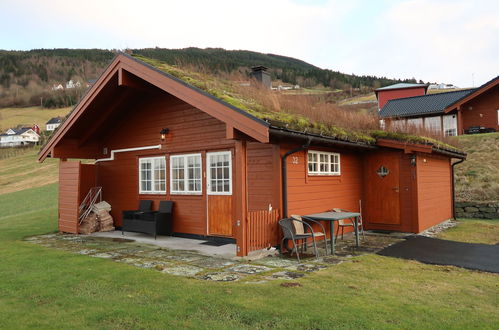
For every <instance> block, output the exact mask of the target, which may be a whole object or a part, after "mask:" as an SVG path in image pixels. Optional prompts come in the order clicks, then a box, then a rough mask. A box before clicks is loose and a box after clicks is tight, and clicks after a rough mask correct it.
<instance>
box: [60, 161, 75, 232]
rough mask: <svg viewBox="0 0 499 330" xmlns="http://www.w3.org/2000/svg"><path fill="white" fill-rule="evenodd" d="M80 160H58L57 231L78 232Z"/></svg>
mask: <svg viewBox="0 0 499 330" xmlns="http://www.w3.org/2000/svg"><path fill="white" fill-rule="evenodd" d="M79 175H80V162H76V161H60V162H59V226H58V227H59V231H61V232H65V233H73V234H77V233H78V207H79V205H80V204H79V182H80V180H79Z"/></svg>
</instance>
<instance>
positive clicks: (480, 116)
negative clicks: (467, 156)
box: [379, 76, 499, 135]
mask: <svg viewBox="0 0 499 330" xmlns="http://www.w3.org/2000/svg"><path fill="white" fill-rule="evenodd" d="M379 116H380V118H381V119H382V120H384V121H385V122H386V124H387V125H401V126H404V125H414V126H423V127H425V128H427V129H430V130H434V131H436V132H442V133H443V134H444V135H461V134H467V133H480V132H496V131H499V76H497V77H495V78H494V79H492V80H490V81H488V82H486V83H485V84H483V85H482V86H480V87H478V88H472V89H465V90H457V91H452V92H446V93H438V94H428V95H421V96H413V97H405V98H397V99H391V100H389V101H388V102H387V103H386V104H385V105H384V106H383V108H382V109H381V111H380V112H379Z"/></svg>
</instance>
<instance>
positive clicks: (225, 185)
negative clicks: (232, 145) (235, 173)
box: [206, 151, 232, 195]
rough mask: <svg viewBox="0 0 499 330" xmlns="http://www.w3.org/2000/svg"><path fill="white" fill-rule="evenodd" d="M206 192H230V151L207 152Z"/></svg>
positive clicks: (220, 193)
mask: <svg viewBox="0 0 499 330" xmlns="http://www.w3.org/2000/svg"><path fill="white" fill-rule="evenodd" d="M206 163H207V166H208V178H207V179H208V187H207V188H208V194H210V195H231V194H232V157H231V153H230V151H223V152H210V153H208V154H207V161H206Z"/></svg>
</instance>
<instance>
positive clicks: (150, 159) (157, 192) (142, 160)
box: [139, 156, 168, 195]
mask: <svg viewBox="0 0 499 330" xmlns="http://www.w3.org/2000/svg"><path fill="white" fill-rule="evenodd" d="M158 159H160V160H163V161H164V165H165V190H155V189H154V182H155V181H156V178H155V176H156V171H155V170H154V162H155V160H158ZM145 162H150V163H151V190H150V191H149V190H142V163H145ZM167 179H168V178H167V177H166V157H165V156H156V157H140V158H139V194H144V195H146V194H149V195H166V182H167Z"/></svg>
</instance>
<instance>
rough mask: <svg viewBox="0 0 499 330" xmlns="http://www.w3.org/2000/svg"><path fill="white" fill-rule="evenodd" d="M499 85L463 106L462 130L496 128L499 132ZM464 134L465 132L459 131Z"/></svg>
mask: <svg viewBox="0 0 499 330" xmlns="http://www.w3.org/2000/svg"><path fill="white" fill-rule="evenodd" d="M497 110H499V85H498V86H495V87H493V88H491V89H490V90H488V91H486V92H484V93H483V94H481V95H479V96H477V97H476V98H474V99H472V100H470V101H469V102H466V103H464V104H463V105H462V106H461V115H462V125H463V127H462V129H464V130H468V129H469V128H470V127H473V126H483V127H487V128H495V130H496V131H498V132H499V124H498V120H499V118H498V112H497ZM459 132H460V134H462V132H463V130H461V129H460V130H459Z"/></svg>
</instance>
